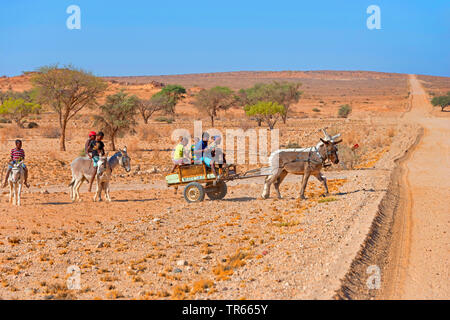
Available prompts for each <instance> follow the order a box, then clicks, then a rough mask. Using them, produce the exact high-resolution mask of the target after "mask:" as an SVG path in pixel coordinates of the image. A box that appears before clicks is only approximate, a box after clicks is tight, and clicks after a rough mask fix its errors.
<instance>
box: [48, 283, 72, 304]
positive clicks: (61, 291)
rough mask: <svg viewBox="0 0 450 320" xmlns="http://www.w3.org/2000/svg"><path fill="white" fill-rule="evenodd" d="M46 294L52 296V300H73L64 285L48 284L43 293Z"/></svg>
mask: <svg viewBox="0 0 450 320" xmlns="http://www.w3.org/2000/svg"><path fill="white" fill-rule="evenodd" d="M44 292H45V293H46V294H50V295H53V298H54V299H71V300H73V299H75V296H74V295H73V293H72V292H71V291H70V290H69V289H68V288H67V285H66V284H65V283H64V284H63V283H55V284H49V285H48V286H47V287H46V288H45V291H44Z"/></svg>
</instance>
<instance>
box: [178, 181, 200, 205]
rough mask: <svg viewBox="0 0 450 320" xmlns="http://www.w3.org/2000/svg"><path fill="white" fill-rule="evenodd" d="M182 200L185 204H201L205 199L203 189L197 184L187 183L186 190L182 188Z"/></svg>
mask: <svg viewBox="0 0 450 320" xmlns="http://www.w3.org/2000/svg"><path fill="white" fill-rule="evenodd" d="M183 194H184V198H185V199H186V201H187V202H189V203H191V202H201V201H203V199H205V189H204V188H203V186H202V185H201V184H200V183H198V182H191V183H189V184H188V185H187V186H186V188H184V192H183Z"/></svg>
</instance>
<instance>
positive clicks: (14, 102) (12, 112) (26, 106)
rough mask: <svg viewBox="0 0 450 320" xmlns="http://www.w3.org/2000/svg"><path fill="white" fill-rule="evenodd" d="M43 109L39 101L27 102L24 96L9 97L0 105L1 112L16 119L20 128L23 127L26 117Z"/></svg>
mask: <svg viewBox="0 0 450 320" xmlns="http://www.w3.org/2000/svg"><path fill="white" fill-rule="evenodd" d="M40 110H41V106H40V105H39V104H37V103H33V102H27V101H25V100H24V99H22V98H19V99H13V98H9V99H8V100H6V101H4V102H3V103H2V105H1V106H0V114H1V115H3V116H4V117H5V118H7V119H10V120H12V121H14V122H15V123H16V124H17V126H19V128H23V127H24V126H23V125H24V123H25V122H26V118H27V117H28V116H29V115H30V114H37V113H39V112H40Z"/></svg>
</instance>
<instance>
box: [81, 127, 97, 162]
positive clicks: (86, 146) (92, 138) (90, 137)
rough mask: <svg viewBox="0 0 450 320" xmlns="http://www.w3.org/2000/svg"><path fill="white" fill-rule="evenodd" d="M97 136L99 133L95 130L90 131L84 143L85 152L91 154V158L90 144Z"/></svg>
mask: <svg viewBox="0 0 450 320" xmlns="http://www.w3.org/2000/svg"><path fill="white" fill-rule="evenodd" d="M96 137H97V133H95V131H91V132H89V139H87V141H86V143H85V144H84V153H85V154H86V155H87V156H89V158H90V157H91V155H90V154H89V146H90V145H91V143H92V141H95V138H96Z"/></svg>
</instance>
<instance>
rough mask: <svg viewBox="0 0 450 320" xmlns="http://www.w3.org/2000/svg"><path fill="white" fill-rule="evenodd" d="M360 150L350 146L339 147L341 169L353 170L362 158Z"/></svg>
mask: <svg viewBox="0 0 450 320" xmlns="http://www.w3.org/2000/svg"><path fill="white" fill-rule="evenodd" d="M360 153H361V151H359V149H355V150H353V149H352V148H350V147H349V146H347V145H345V144H342V145H341V146H339V167H341V168H342V169H347V170H353V169H354V168H355V166H356V165H357V164H358V162H359V160H360V158H361V154H360Z"/></svg>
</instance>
